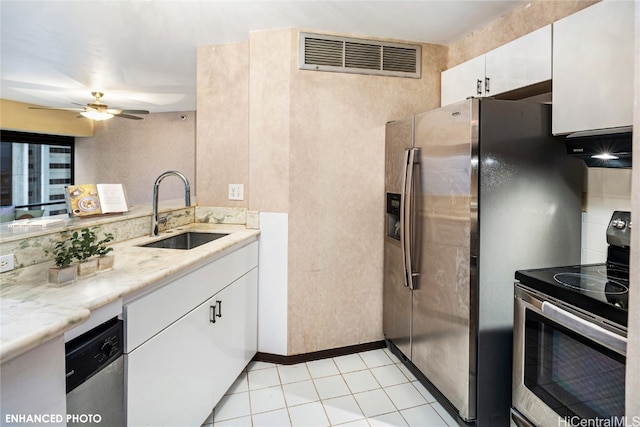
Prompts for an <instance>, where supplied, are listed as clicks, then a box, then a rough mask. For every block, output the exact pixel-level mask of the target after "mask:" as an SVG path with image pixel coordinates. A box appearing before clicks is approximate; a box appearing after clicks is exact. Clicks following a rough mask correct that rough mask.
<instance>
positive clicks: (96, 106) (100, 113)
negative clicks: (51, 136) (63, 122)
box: [29, 92, 149, 120]
mask: <svg viewBox="0 0 640 427" xmlns="http://www.w3.org/2000/svg"><path fill="white" fill-rule="evenodd" d="M91 95H93V97H94V98H95V101H93V102H90V103H88V104H87V105H84V106H83V105H82V104H78V103H76V102H73V104H76V105H80V106H82V108H55V107H29V108H31V109H33V110H64V111H77V112H79V113H80V116H82V117H86V118H88V119H91V120H108V119H110V118H112V117H122V118H123V119H131V120H142V117H137V116H133V115H132V114H149V112H148V111H147V110H122V109H118V108H109V106H108V105H107V104H105V103H104V102H102V101H100V98H102V97H103V96H104V93H103V92H91Z"/></svg>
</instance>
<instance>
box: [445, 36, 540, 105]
mask: <svg viewBox="0 0 640 427" xmlns="http://www.w3.org/2000/svg"><path fill="white" fill-rule="evenodd" d="M551 45H552V42H551V25H547V26H546V27H543V28H540V29H539V30H536V31H534V32H532V33H529V34H527V35H525V36H523V37H520V38H518V39H516V40H514V41H512V42H510V43H507V44H505V45H503V46H500V47H499V48H496V49H494V50H492V51H490V52H488V53H486V54H484V55H481V56H478V57H476V58H473V59H471V60H469V61H467V62H463V63H462V64H460V65H457V66H455V67H453V68H450V69H448V70H446V71H443V72H442V92H441V99H440V102H441V105H448V104H452V103H454V102H458V101H462V100H464V99H466V98H468V97H470V96H493V95H499V94H501V93H505V92H509V91H511V90H514V89H520V88H523V87H527V86H530V85H533V84H536V83H540V82H544V81H547V80H550V79H551Z"/></svg>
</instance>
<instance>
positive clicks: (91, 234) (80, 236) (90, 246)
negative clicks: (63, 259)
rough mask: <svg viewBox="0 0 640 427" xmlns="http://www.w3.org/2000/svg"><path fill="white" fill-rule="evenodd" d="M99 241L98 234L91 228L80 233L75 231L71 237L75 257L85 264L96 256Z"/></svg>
mask: <svg viewBox="0 0 640 427" xmlns="http://www.w3.org/2000/svg"><path fill="white" fill-rule="evenodd" d="M97 241H98V237H97V235H96V232H95V231H93V230H91V229H89V228H83V229H82V230H80V232H79V233H78V232H77V231H74V232H73V234H72V235H71V248H72V250H73V257H74V258H75V259H77V260H78V261H79V262H84V261H86V260H88V259H89V258H91V257H92V256H94V255H96V247H97V246H96V242H97Z"/></svg>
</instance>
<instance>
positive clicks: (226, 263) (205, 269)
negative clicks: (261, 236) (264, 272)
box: [124, 242, 258, 353]
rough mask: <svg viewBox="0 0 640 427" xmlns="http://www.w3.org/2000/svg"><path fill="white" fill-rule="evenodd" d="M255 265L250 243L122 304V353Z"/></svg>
mask: <svg viewBox="0 0 640 427" xmlns="http://www.w3.org/2000/svg"><path fill="white" fill-rule="evenodd" d="M257 265H258V243H257V242H254V243H251V244H250V245H247V246H245V247H243V248H240V249H238V250H236V251H235V252H232V253H230V254H228V255H225V256H224V257H222V258H219V259H217V260H215V261H213V262H211V263H209V264H206V265H204V266H202V267H200V268H198V269H197V270H195V271H192V272H190V273H187V274H185V275H183V276H181V277H178V278H176V279H175V280H173V281H171V282H170V283H167V284H166V285H164V286H162V287H160V288H158V289H157V290H155V291H153V292H151V293H149V294H146V295H143V296H141V297H139V298H138V299H135V300H133V301H131V302H129V303H127V304H125V306H124V321H125V352H127V353H128V352H131V351H132V350H133V349H135V348H136V347H138V346H139V345H140V344H142V343H143V342H145V341H147V340H148V339H149V338H151V337H152V336H154V335H156V334H157V333H158V332H160V331H161V330H163V329H164V328H166V327H167V326H169V325H170V324H172V323H173V322H175V321H176V320H178V319H179V318H180V317H182V316H184V315H185V314H186V313H187V312H189V311H191V310H193V308H195V307H196V306H198V305H200V304H202V303H203V302H204V301H206V300H207V299H209V298H210V297H211V296H213V295H214V294H215V293H217V292H219V291H220V290H222V289H223V288H224V287H226V286H227V285H229V284H230V283H231V282H233V281H234V280H236V279H238V278H239V277H240V276H242V275H243V274H245V273H246V272H248V271H249V270H251V269H252V268H254V267H256V266H257Z"/></svg>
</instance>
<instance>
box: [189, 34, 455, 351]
mask: <svg viewBox="0 0 640 427" xmlns="http://www.w3.org/2000/svg"><path fill="white" fill-rule="evenodd" d="M298 37H299V33H298V31H297V30H293V29H281V30H270V31H260V32H255V33H252V34H251V35H250V39H249V44H248V45H246V44H237V45H229V46H217V47H213V48H200V49H199V50H198V97H199V98H198V116H199V125H198V131H197V132H198V138H197V153H198V157H197V158H198V160H197V169H198V185H199V189H200V192H199V194H198V198H199V201H200V202H201V203H204V204H207V203H214V204H216V203H228V202H226V189H225V188H224V187H223V188H219V187H218V183H222V184H223V186H225V185H227V184H229V183H231V182H232V181H231V180H232V179H236V180H244V181H238V182H248V183H249V188H248V191H247V188H245V193H248V197H247V200H245V201H244V202H243V205H244V206H246V207H248V208H250V209H252V210H259V211H262V212H277V213H286V214H288V227H289V237H288V242H287V243H288V245H289V256H288V257H289V259H288V266H289V267H288V273H287V276H288V277H287V282H288V283H287V293H288V325H289V327H288V339H287V341H288V354H299V353H305V352H311V351H317V350H324V349H329V348H335V347H341V346H347V345H352V344H357V343H363V342H370V341H376V340H381V339H382V338H383V335H382V318H381V316H380V313H381V307H382V229H383V224H382V221H383V215H382V212H383V207H384V180H383V179H384V124H385V123H386V122H387V121H389V120H394V119H400V118H404V117H408V116H411V115H413V114H416V113H418V112H421V111H424V110H427V109H432V108H435V107H437V106H438V105H439V98H440V95H439V94H440V84H439V80H440V78H439V76H440V72H441V71H442V69H443V67H444V62H445V59H446V47H444V46H433V45H424V46H423V64H422V67H423V71H422V73H423V76H422V79H419V80H418V79H404V78H394V77H379V76H365V75H353V74H344V73H327V72H317V71H301V70H298ZM243 57H244V58H248V63H247V62H246V59H243ZM243 67H248V74H247V69H243ZM247 77H248V80H247ZM247 81H248V88H249V92H248V94H247V95H245V92H244V90H245V89H246V88H247ZM201 101H202V102H201ZM245 102H248V106H247V104H245ZM221 111H223V112H224V114H225V118H226V120H225V121H217V119H216V118H215V115H216V114H219V112H221ZM247 117H248V119H247ZM229 123H235V126H233V127H229ZM247 129H248V147H247V146H246V144H247V142H245V141H247V136H246V135H247V134H246V132H247ZM243 143H244V144H245V145H244V146H243ZM247 152H248V153H249V154H248V159H249V162H248V176H245V177H243V176H242V173H239V174H236V173H237V171H238V168H240V171H243V170H246V169H245V153H247ZM219 153H228V156H227V157H225V158H224V159H225V163H228V164H225V165H223V166H222V167H220V168H206V167H205V166H204V165H203V163H204V162H208V161H209V159H212V158H214V157H216V156H217V155H219ZM231 168H232V169H231ZM205 182H206V183H208V184H207V185H206V190H203V188H205V187H203V183H205ZM205 201H206V202H205Z"/></svg>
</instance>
